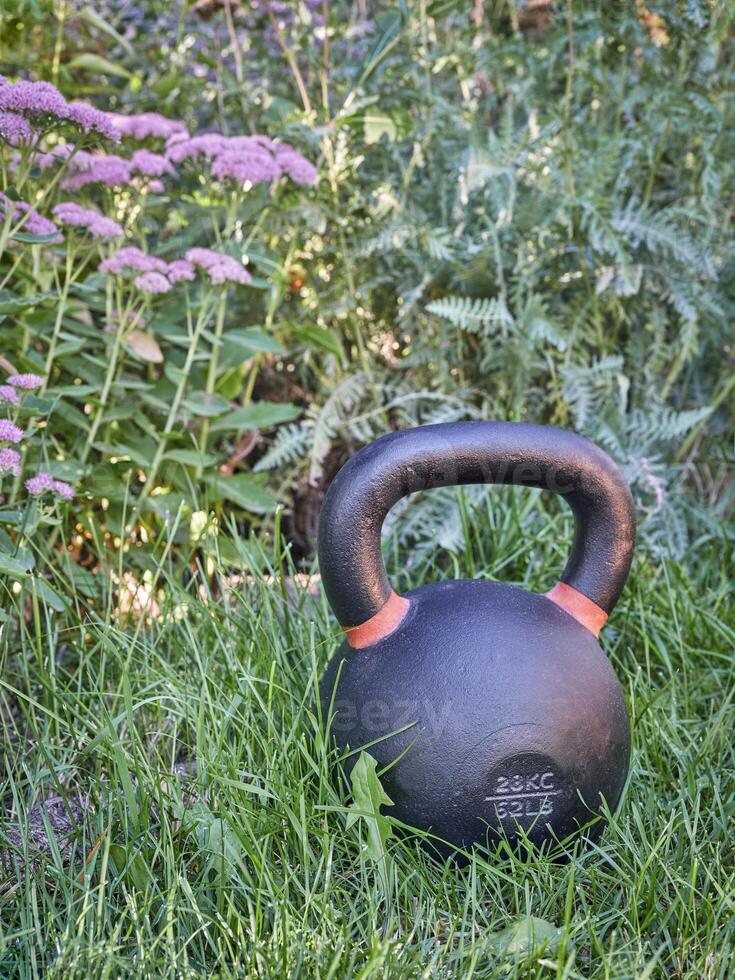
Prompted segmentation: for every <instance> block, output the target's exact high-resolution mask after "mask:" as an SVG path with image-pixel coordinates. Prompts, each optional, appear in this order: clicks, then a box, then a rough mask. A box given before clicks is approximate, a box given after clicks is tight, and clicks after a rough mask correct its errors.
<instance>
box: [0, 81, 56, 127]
mask: <svg viewBox="0 0 735 980" xmlns="http://www.w3.org/2000/svg"><path fill="white" fill-rule="evenodd" d="M0 109H9V110H10V112H25V113H28V114H29V115H31V116H41V115H44V116H45V115H48V116H56V117H57V119H64V118H65V114H66V109H67V105H66V99H65V98H64V96H63V95H62V94H61V92H59V90H58V89H57V88H54V86H53V85H51V84H50V83H49V82H13V83H12V84H8V85H3V86H2V87H0Z"/></svg>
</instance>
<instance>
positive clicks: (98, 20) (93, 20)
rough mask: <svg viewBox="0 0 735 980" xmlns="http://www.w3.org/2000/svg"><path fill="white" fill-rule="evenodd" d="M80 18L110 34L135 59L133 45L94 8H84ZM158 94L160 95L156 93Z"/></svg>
mask: <svg viewBox="0 0 735 980" xmlns="http://www.w3.org/2000/svg"><path fill="white" fill-rule="evenodd" d="M79 16H80V17H81V19H82V20H86V21H87V23H88V24H91V25H92V26H93V27H96V28H97V30H98V31H102V32H103V33H104V34H109V36H110V37H111V38H114V40H115V41H117V43H118V44H119V45H120V47H122V48H125V50H126V51H127V53H128V54H129V55H130V57H131V58H132V57H135V50H134V49H133V46H132V44H131V43H130V41H128V39H127V38H125V37H123V36H122V34H120V33H119V32H118V31H116V30H115V28H114V27H113V26H112V24H108V22H107V21H106V20H105V18H104V17H102V16H101V15H100V14H98V13H97V11H96V10H94V9H93V8H92V7H82V9H81V10H80V11H79ZM156 94H158V93H156Z"/></svg>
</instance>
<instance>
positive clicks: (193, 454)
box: [163, 449, 217, 466]
mask: <svg viewBox="0 0 735 980" xmlns="http://www.w3.org/2000/svg"><path fill="white" fill-rule="evenodd" d="M163 458H164V459H170V460H173V462H174V463H183V465H184V466H214V464H215V463H216V462H217V457H216V456H212V455H211V453H200V452H198V451H197V450H196V449H170V450H169V451H168V452H167V453H166V454H165V455H164V457H163Z"/></svg>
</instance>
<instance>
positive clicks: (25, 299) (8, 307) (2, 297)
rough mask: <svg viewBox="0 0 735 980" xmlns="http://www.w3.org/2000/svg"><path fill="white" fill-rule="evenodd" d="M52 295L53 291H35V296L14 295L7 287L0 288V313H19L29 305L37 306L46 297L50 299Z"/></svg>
mask: <svg viewBox="0 0 735 980" xmlns="http://www.w3.org/2000/svg"><path fill="white" fill-rule="evenodd" d="M53 295H54V294H53V293H36V295H35V296H16V295H15V293H13V292H11V291H10V290H9V289H0V314H3V313H19V312H20V311H21V310H26V309H28V307H30V306H38V305H39V304H40V303H44V302H45V301H46V300H47V299H52V298H53Z"/></svg>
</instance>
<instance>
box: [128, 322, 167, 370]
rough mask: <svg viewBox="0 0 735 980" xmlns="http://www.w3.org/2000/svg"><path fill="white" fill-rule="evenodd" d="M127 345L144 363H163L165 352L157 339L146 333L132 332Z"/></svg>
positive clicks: (140, 331)
mask: <svg viewBox="0 0 735 980" xmlns="http://www.w3.org/2000/svg"><path fill="white" fill-rule="evenodd" d="M125 343H126V344H127V345H128V347H129V348H130V349H131V350H132V351H134V352H135V353H136V354H137V355H138V357H140V358H141V360H143V361H148V362H149V363H150V364H161V363H162V362H163V351H162V350H161V348H160V347H159V345H158V341H157V340H156V338H155V337H151V335H150V334H148V333H144V332H143V331H142V330H131V331H130V333H129V334H128V335H127V337H126V338H125Z"/></svg>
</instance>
